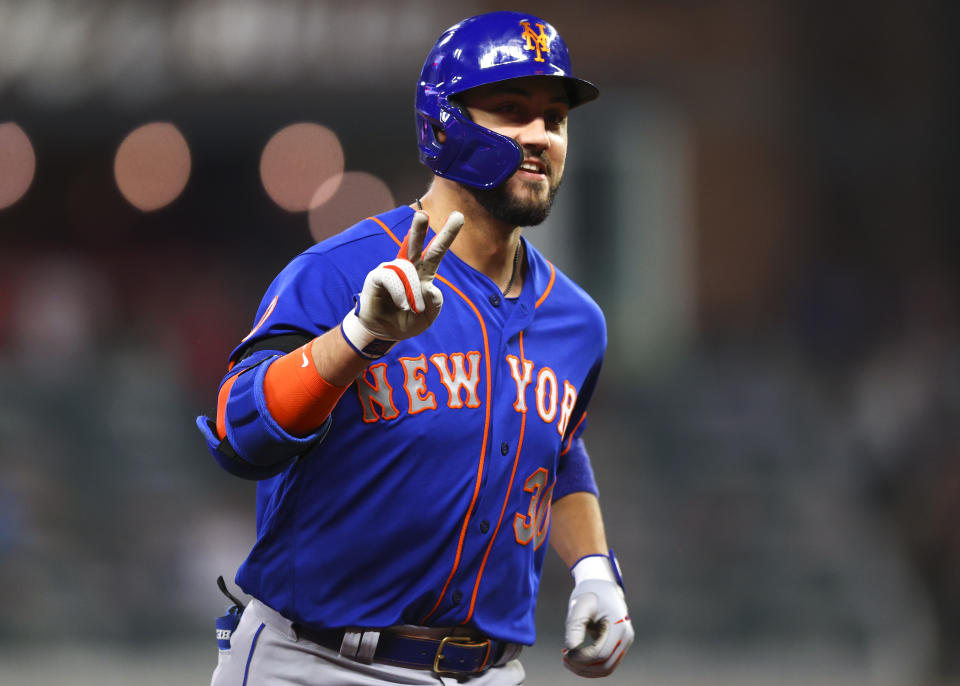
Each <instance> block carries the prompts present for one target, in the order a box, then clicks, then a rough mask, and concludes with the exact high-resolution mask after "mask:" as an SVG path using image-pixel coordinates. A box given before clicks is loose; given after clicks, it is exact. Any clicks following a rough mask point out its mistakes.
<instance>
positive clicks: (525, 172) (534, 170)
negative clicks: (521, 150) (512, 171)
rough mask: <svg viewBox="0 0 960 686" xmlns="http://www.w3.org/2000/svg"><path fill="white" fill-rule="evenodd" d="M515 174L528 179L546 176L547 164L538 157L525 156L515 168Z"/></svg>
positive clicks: (544, 177)
mask: <svg viewBox="0 0 960 686" xmlns="http://www.w3.org/2000/svg"><path fill="white" fill-rule="evenodd" d="M517 174H518V175H519V176H520V177H521V178H525V179H528V180H534V179H536V180H539V179H546V178H547V165H546V164H544V163H543V162H542V161H540V160H538V159H532V158H527V159H525V160H524V161H523V163H521V165H520V168H519V169H517Z"/></svg>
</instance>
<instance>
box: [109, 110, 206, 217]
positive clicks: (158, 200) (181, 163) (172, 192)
mask: <svg viewBox="0 0 960 686" xmlns="http://www.w3.org/2000/svg"><path fill="white" fill-rule="evenodd" d="M113 173H114V176H115V177H116V181H117V187H118V188H119V189H120V192H121V193H122V194H123V197H125V198H126V199H127V201H128V202H129V203H130V204H131V205H133V206H134V207H136V208H137V209H139V210H143V211H144V212H150V211H152V210H158V209H160V208H161V207H165V206H166V205H169V204H170V203H171V202H173V201H174V200H176V199H177V196H179V195H180V193H182V192H183V189H184V187H185V186H186V185H187V179H189V178H190V148H189V146H188V145H187V141H186V139H185V138H184V137H183V134H182V133H180V131H179V129H177V127H176V126H174V125H173V124H170V123H169V122H152V123H150V124H144V125H143V126H140V127H138V128H136V129H134V130H133V131H131V132H130V133H129V134H128V135H127V137H126V138H124V139H123V142H122V143H121V144H120V147H119V148H118V149H117V155H116V157H115V158H114V162H113Z"/></svg>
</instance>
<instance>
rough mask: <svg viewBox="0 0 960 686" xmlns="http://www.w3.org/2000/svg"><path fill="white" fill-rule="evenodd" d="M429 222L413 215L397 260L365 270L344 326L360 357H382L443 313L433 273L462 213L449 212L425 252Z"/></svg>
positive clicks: (418, 214) (424, 216)
mask: <svg viewBox="0 0 960 686" xmlns="http://www.w3.org/2000/svg"><path fill="white" fill-rule="evenodd" d="M428 223H429V218H428V217H427V214H426V213H425V212H415V213H414V215H413V222H412V223H411V225H410V231H409V233H408V234H407V237H406V238H405V239H404V241H403V244H402V245H401V246H400V254H399V255H397V259H395V260H391V261H390V262H381V263H380V264H379V265H378V266H377V267H376V268H375V269H373V270H372V271H371V272H370V273H369V274H367V278H366V279H365V280H364V282H363V290H362V291H361V292H360V297H359V299H358V300H357V305H356V307H355V308H354V309H353V310H352V311H351V312H350V313H349V314H347V316H346V317H345V318H344V320H343V322H342V323H341V325H340V331H341V332H342V333H343V337H344V338H345V339H346V340H347V343H349V344H350V345H351V346H352V347H353V349H354V350H356V351H357V352H358V353H359V354H360V355H361V356H362V357H366V358H368V359H377V358H379V357H383V355H384V354H386V352H387V351H388V350H389V349H390V348H391V347H393V344H394V343H396V342H397V341H402V340H405V339H407V338H413V337H414V336H417V335H418V334H421V333H423V332H424V331H426V330H427V328H428V327H429V326H430V325H431V324H432V323H433V321H434V320H435V319H436V318H437V315H439V314H440V308H441V306H442V305H443V294H442V293H440V289H438V288H437V287H436V286H435V285H434V284H433V277H434V276H436V274H437V267H439V266H440V260H442V259H443V256H444V255H446V253H447V250H448V249H449V248H450V244H451V243H453V239H454V238H456V237H457V234H458V233H459V232H460V229H461V227H462V226H463V215H462V214H460V213H459V212H451V213H450V217H449V218H448V219H447V223H446V224H445V225H444V227H443V228H442V229H440V231H439V233H437V235H436V236H435V237H434V239H433V240H432V241H431V242H430V245H429V246H427V249H426V251H425V252H423V253H422V254H421V251H422V249H423V239H424V236H426V234H427V225H428Z"/></svg>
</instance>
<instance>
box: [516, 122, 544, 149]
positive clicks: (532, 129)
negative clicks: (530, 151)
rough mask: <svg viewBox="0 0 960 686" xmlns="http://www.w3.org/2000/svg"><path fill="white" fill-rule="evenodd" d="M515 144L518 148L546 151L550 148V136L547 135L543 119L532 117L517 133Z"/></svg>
mask: <svg viewBox="0 0 960 686" xmlns="http://www.w3.org/2000/svg"><path fill="white" fill-rule="evenodd" d="M516 140H517V143H519V144H520V147H522V148H524V149H527V148H536V149H538V150H546V149H548V148H549V147H550V136H548V135H547V124H546V121H545V120H544V118H543V117H533V118H532V119H530V121H528V122H527V123H526V124H525V125H524V126H523V128H521V129H520V131H519V132H518V133H517V136H516Z"/></svg>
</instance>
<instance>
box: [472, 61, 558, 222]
mask: <svg viewBox="0 0 960 686" xmlns="http://www.w3.org/2000/svg"><path fill="white" fill-rule="evenodd" d="M558 81H559V79H554V78H543V77H536V76H530V77H525V78H521V79H512V80H510V81H505V82H502V83H495V84H491V85H489V86H481V87H479V88H474V89H472V90H470V91H467V92H466V93H464V94H462V96H461V97H460V101H461V102H462V103H463V104H464V105H465V106H466V108H467V110H468V111H469V112H470V116H471V118H472V119H473V121H474V122H476V123H477V124H479V125H480V126H483V127H486V128H488V129H490V130H492V131H496V132H497V133H500V134H503V135H504V136H507V137H509V138H512V139H513V140H515V141H516V142H517V143H518V144H519V145H520V147H521V149H522V150H523V163H522V164H521V165H520V168H519V169H517V171H516V172H514V174H513V176H511V177H510V178H509V179H507V180H506V181H505V182H504V183H503V184H501V185H500V186H498V187H497V188H493V189H490V190H476V189H472V192H473V194H474V196H475V197H476V198H477V200H478V201H479V202H480V204H481V205H482V206H483V207H484V208H485V209H487V211H488V212H490V213H491V214H492V215H493V216H494V217H496V218H497V219H499V220H501V221H504V222H505V223H508V224H513V225H516V226H533V225H535V224H539V223H540V222H542V221H543V220H544V219H546V217H547V214H548V213H549V212H550V207H551V206H552V204H553V198H554V196H555V195H556V193H557V189H558V188H559V187H560V181H561V180H562V179H563V167H564V163H565V162H566V158H567V112H568V110H569V109H570V105H569V100H568V96H567V91H566V88H565V87H564V85H563V84H562V83H559V82H558Z"/></svg>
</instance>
